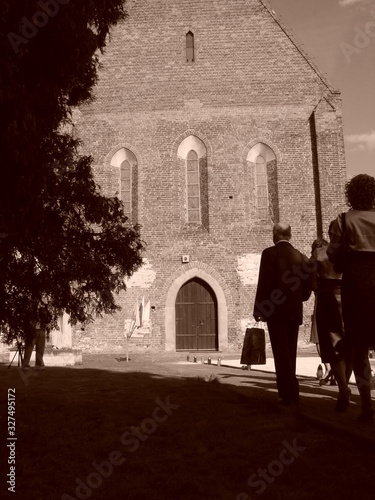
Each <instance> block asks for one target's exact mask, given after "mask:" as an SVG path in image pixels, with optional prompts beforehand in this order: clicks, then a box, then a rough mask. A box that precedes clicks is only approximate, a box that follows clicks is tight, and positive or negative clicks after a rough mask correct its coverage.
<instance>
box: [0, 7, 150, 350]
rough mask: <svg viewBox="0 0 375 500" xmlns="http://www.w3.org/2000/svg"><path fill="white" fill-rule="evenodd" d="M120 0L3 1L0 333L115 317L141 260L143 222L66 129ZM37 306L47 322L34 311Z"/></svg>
mask: <svg viewBox="0 0 375 500" xmlns="http://www.w3.org/2000/svg"><path fill="white" fill-rule="evenodd" d="M125 17H126V12H125V10H124V4H123V0H105V1H103V0H72V1H71V2H70V1H69V0H45V1H41V0H38V1H30V0H18V1H17V2H14V1H13V0H3V1H2V2H1V5H0V35H1V37H0V65H1V74H0V124H1V125H0V126H1V129H0V144H1V154H2V161H1V164H0V330H1V331H2V332H3V334H4V340H5V341H6V342H11V341H12V340H14V339H15V338H16V337H17V336H21V337H23V338H26V337H27V336H30V335H32V329H31V323H32V322H33V321H34V320H35V319H39V320H40V319H41V320H42V321H43V323H44V324H45V325H46V326H47V327H48V328H52V327H54V326H56V320H57V318H58V316H59V314H61V312H62V311H63V310H65V311H66V312H68V313H69V314H70V317H71V322H72V323H73V324H75V323H76V322H78V321H79V322H87V321H90V320H92V319H93V318H94V317H95V316H96V315H98V314H102V313H113V312H114V311H116V310H117V309H118V308H119V307H118V305H117V304H116V301H115V297H116V294H117V293H118V292H119V291H120V290H124V289H125V284H124V277H126V276H130V275H131V274H132V273H133V272H134V271H135V270H136V269H137V268H138V267H139V266H140V265H141V261H142V259H141V252H142V250H143V248H144V244H143V242H142V241H141V238H140V228H139V227H138V226H132V225H131V224H130V223H129V221H128V220H127V218H126V216H125V215H124V211H123V206H122V202H121V201H120V200H119V199H117V198H116V197H112V198H111V197H106V196H104V195H103V193H102V192H101V191H100V188H99V186H98V185H97V184H96V182H95V180H94V177H93V173H92V169H91V162H92V159H91V158H90V157H85V156H80V154H79V146H80V141H79V139H78V138H75V137H73V135H72V133H71V129H72V127H71V125H72V119H71V116H72V110H73V109H74V108H75V107H77V106H82V105H84V104H86V103H89V102H90V101H91V100H92V99H93V92H94V86H95V83H96V81H97V78H98V67H99V56H100V52H102V51H103V50H104V48H105V46H106V42H107V41H108V37H109V32H110V28H111V27H112V26H114V25H115V24H116V23H117V22H118V21H120V20H122V19H124V18H125ZM40 304H44V306H45V307H44V309H43V310H44V315H43V318H40V317H39V318H37V317H36V316H38V313H37V311H38V307H39V305H40Z"/></svg>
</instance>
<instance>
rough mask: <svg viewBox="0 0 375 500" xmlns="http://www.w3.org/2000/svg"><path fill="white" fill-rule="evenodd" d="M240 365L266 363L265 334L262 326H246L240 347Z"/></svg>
mask: <svg viewBox="0 0 375 500" xmlns="http://www.w3.org/2000/svg"><path fill="white" fill-rule="evenodd" d="M240 363H241V365H265V364H266V335H265V332H264V328H258V327H253V328H247V329H246V332H245V338H244V342H243V347H242V354H241V360H240Z"/></svg>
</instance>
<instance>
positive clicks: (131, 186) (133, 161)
mask: <svg viewBox="0 0 375 500" xmlns="http://www.w3.org/2000/svg"><path fill="white" fill-rule="evenodd" d="M110 164H111V167H115V168H116V169H117V175H118V177H117V178H118V184H117V185H118V189H117V193H116V194H117V196H118V197H119V198H120V199H121V201H122V203H123V206H124V214H125V215H126V217H127V218H128V219H129V221H130V222H131V223H133V224H136V223H137V221H138V162H137V158H136V157H135V155H134V153H133V152H132V151H130V150H129V149H127V148H121V149H119V150H118V151H117V152H116V153H115V154H114V155H113V156H112V159H111V162H110Z"/></svg>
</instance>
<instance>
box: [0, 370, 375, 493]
mask: <svg viewBox="0 0 375 500" xmlns="http://www.w3.org/2000/svg"><path fill="white" fill-rule="evenodd" d="M119 365H120V366H116V371H113V370H101V369H95V368H85V367H81V368H48V369H47V370H45V371H44V372H39V373H37V372H35V373H34V374H33V375H32V376H30V377H29V378H28V379H27V381H28V385H25V383H24V380H23V378H22V377H21V375H20V372H19V370H18V369H17V368H16V367H12V368H11V369H10V370H8V369H7V368H5V367H3V366H2V367H0V372H2V373H1V383H0V385H1V391H2V395H6V393H7V390H8V389H9V388H15V393H16V412H15V419H16V437H17V441H16V443H15V447H16V479H15V484H16V487H15V491H16V495H15V498H23V499H26V500H34V499H35V500H51V499H62V500H69V499H74V498H76V499H77V498H78V499H86V498H93V499H105V500H112V499H113V500H117V499H120V498H121V499H122V498H124V499H132V500H146V499H152V500H159V499H160V500H175V499H187V500H193V499H204V500H209V499H215V500H217V499H224V500H227V499H228V500H229V499H234V500H236V499H237V500H247V499H250V498H257V497H258V496H261V497H262V498H263V499H272V500H277V499H298V500H301V499H315V498H319V497H320V496H321V497H322V498H323V497H324V496H327V495H329V497H330V499H336V498H337V499H338V498H350V496H351V495H349V496H348V492H355V494H356V496H357V497H359V498H366V495H367V492H368V491H369V488H372V483H373V481H372V469H373V467H372V461H371V454H370V452H368V451H366V450H363V449H362V448H361V446H360V445H359V444H356V443H349V442H348V440H346V439H344V438H341V437H340V436H335V435H330V434H328V433H327V432H324V430H321V429H317V428H316V427H314V426H312V425H310V424H309V423H308V422H306V421H305V420H303V419H300V418H299V417H298V415H297V414H294V413H293V412H288V411H283V410H281V409H280V408H278V407H277V405H276V403H275V400H276V396H275V393H274V390H275V382H274V379H273V378H272V377H271V376H269V377H257V376H249V377H246V379H245V380H244V381H243V383H240V384H239V385H237V386H236V388H237V389H239V390H240V391H242V392H237V391H233V390H230V388H229V386H228V385H227V384H226V383H223V382H224V381H225V378H230V377H235V376H236V375H234V374H233V370H228V371H227V370H221V369H216V370H215V371H213V372H212V374H211V375H209V376H207V371H204V370H203V367H202V369H201V368H199V367H197V368H194V369H193V370H190V371H189V375H186V374H185V375H183V374H182V373H183V371H182V369H180V368H178V367H172V368H171V367H166V366H157V365H150V366H148V368H147V370H145V369H141V367H136V366H131V365H129V366H127V367H126V369H125V370H124V369H123V366H122V364H120V363H119ZM242 378H243V377H242ZM247 378H249V380H247ZM221 379H222V382H220V380H221ZM243 386H248V387H245V388H244V387H243ZM269 389H271V392H269ZM243 390H245V392H243ZM317 411H318V409H317ZM5 414H6V409H3V411H2V415H1V417H2V421H4V420H5ZM5 427H6V426H4V431H5V432H6V428H5ZM3 446H4V448H5V446H6V445H4V444H3ZM285 450H286V451H285ZM4 469H5V470H4ZM8 472H9V465H8V464H7V463H5V462H4V460H3V461H2V476H1V477H3V478H4V477H6V474H7V473H8ZM317 478H319V479H318V480H317ZM4 482H5V481H4ZM4 482H3V485H2V488H3V489H4V490H6V488H7V486H4ZM261 490H262V494H261V495H260V492H261ZM241 495H242V496H241ZM2 497H3V495H2Z"/></svg>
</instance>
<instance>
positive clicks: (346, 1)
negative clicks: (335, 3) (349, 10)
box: [339, 0, 367, 7]
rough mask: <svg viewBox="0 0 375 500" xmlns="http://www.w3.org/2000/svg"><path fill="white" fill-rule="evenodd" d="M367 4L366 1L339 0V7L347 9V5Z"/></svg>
mask: <svg viewBox="0 0 375 500" xmlns="http://www.w3.org/2000/svg"><path fill="white" fill-rule="evenodd" d="M361 3H362V4H363V3H367V0H339V5H340V7H347V6H348V5H355V4H361Z"/></svg>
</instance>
